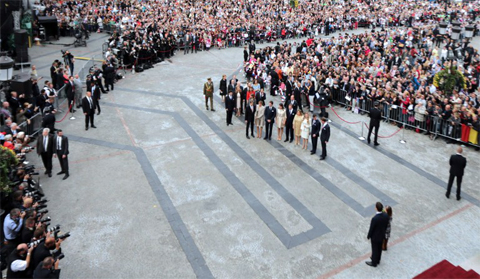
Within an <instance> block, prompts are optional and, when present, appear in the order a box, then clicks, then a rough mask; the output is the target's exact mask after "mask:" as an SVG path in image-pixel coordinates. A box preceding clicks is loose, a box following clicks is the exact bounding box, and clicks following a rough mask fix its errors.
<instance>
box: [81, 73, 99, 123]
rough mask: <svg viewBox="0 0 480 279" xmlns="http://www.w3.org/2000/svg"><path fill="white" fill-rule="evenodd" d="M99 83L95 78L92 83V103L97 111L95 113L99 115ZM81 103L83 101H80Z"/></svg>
mask: <svg viewBox="0 0 480 279" xmlns="http://www.w3.org/2000/svg"><path fill="white" fill-rule="evenodd" d="M99 84H100V81H99V80H95V81H94V83H93V85H92V91H91V92H92V100H93V103H94V104H95V109H96V110H98V112H97V115H100V112H101V111H102V110H101V109H100V103H99V100H100V92H101V88H100V86H99ZM82 104H83V102H82Z"/></svg>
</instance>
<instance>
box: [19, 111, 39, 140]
mask: <svg viewBox="0 0 480 279" xmlns="http://www.w3.org/2000/svg"><path fill="white" fill-rule="evenodd" d="M42 120H43V117H42V114H41V113H40V112H39V113H37V114H35V115H34V116H32V117H31V118H30V119H28V120H27V121H24V122H22V123H20V124H19V125H18V127H19V128H20V129H22V130H23V131H24V132H25V134H26V135H28V136H35V135H36V134H37V133H38V132H39V131H40V130H41V129H42Z"/></svg>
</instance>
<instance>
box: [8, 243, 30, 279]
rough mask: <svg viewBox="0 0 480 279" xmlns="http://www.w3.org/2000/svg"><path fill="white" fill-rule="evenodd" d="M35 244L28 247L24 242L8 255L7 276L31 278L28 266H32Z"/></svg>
mask: <svg viewBox="0 0 480 279" xmlns="http://www.w3.org/2000/svg"><path fill="white" fill-rule="evenodd" d="M33 249H35V246H31V247H30V248H28V246H27V244H25V243H22V244H19V245H18V246H17V249H15V250H14V251H13V252H12V253H11V254H10V255H9V256H8V257H7V267H8V269H7V278H8V279H10V278H29V277H30V276H29V274H28V273H29V270H28V268H29V267H30V266H32V264H31V263H32V262H31V259H32V251H33Z"/></svg>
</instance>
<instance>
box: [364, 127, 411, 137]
mask: <svg viewBox="0 0 480 279" xmlns="http://www.w3.org/2000/svg"><path fill="white" fill-rule="evenodd" d="M363 124H365V127H367V129H370V128H369V127H368V125H367V123H363ZM402 129H403V127H400V128H399V129H398V130H397V131H395V133H393V134H391V135H390V136H380V135H378V137H379V138H381V139H388V138H391V137H393V136H395V135H396V134H398V132H400V131H401V130H402ZM372 133H373V134H375V132H373V131H372Z"/></svg>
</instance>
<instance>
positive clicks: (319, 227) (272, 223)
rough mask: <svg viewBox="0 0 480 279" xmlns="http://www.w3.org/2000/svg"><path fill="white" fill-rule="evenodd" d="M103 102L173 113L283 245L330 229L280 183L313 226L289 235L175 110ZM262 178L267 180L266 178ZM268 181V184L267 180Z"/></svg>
mask: <svg viewBox="0 0 480 279" xmlns="http://www.w3.org/2000/svg"><path fill="white" fill-rule="evenodd" d="M104 104H105V105H106V106H113V107H121V108H126V109H132V110H138V111H144V112H151V113H158V114H166V115H171V116H173V117H174V118H175V120H176V121H177V123H179V125H180V126H181V127H182V128H183V129H184V130H185V132H186V133H187V134H188V135H189V136H190V137H191V138H192V140H193V141H194V142H195V144H196V145H197V146H198V147H199V148H200V150H201V151H202V152H203V153H204V154H205V156H206V157H207V158H208V159H209V160H210V162H211V163H212V164H213V165H214V166H215V167H216V168H217V170H218V171H219V172H220V173H221V174H222V175H223V176H224V177H225V178H226V179H227V181H228V182H229V183H230V184H231V185H232V186H233V188H234V189H235V190H236V191H237V193H238V194H240V196H241V197H242V198H243V199H244V200H245V202H247V204H248V205H249V206H250V207H251V208H252V210H253V211H254V212H255V213H256V214H257V215H258V217H259V218H260V219H261V220H262V221H263V222H264V223H265V224H266V225H267V227H268V228H269V229H270V230H271V231H272V232H273V233H274V234H275V235H276V236H277V238H278V239H279V240H280V241H281V242H282V243H283V245H285V247H286V248H287V249H290V248H293V247H295V246H298V245H301V244H303V243H305V242H308V241H310V240H312V239H314V238H316V237H319V236H321V235H323V234H326V233H329V232H330V229H328V227H327V226H326V225H325V224H323V223H322V222H321V221H320V220H319V219H318V218H317V217H316V216H315V215H314V214H313V213H312V212H310V211H309V210H308V209H307V208H306V207H305V206H304V205H303V204H301V203H300V201H298V200H297V199H296V198H295V197H294V196H293V195H291V194H290V193H289V192H288V191H286V189H284V188H283V187H282V188H283V189H284V190H285V191H283V192H282V193H284V194H283V195H282V194H280V193H279V192H278V191H277V193H279V195H280V196H282V198H284V200H285V201H286V202H287V203H288V204H289V205H290V206H292V207H293V208H294V209H295V210H296V211H297V212H298V213H299V214H300V215H301V216H302V217H303V218H304V219H305V221H307V222H308V223H309V224H310V225H312V227H313V228H312V229H310V230H309V231H307V232H303V233H301V234H299V235H295V236H290V234H289V233H288V232H287V230H286V229H285V228H284V227H283V226H282V225H281V224H280V223H279V222H278V220H277V219H276V218H275V217H274V216H273V215H272V214H271V213H270V212H269V211H268V209H267V208H265V206H264V205H263V204H262V203H261V202H260V201H259V200H258V199H257V198H256V197H255V195H253V194H252V192H250V190H249V189H248V188H247V187H246V186H245V184H243V183H242V182H241V181H240V179H239V178H238V177H237V176H236V175H235V174H234V173H233V172H232V171H231V170H230V169H229V168H228V166H227V165H226V164H225V163H224V162H223V161H222V160H221V159H220V158H219V157H218V156H217V154H216V153H215V152H214V151H213V150H212V149H211V148H210V147H209V146H208V145H207V144H206V143H205V141H203V139H202V138H201V137H200V136H199V135H198V134H197V133H196V132H195V131H194V130H193V129H192V128H191V126H190V125H189V124H188V122H187V121H185V119H184V118H183V117H181V116H180V115H179V114H177V113H175V112H169V111H162V110H158V109H150V108H144V107H136V106H131V105H121V104H113V103H104ZM197 115H198V114H197ZM212 123H213V122H212ZM212 130H214V131H215V130H218V131H216V134H217V135H218V133H219V132H221V133H224V132H223V131H222V130H221V129H220V128H219V127H218V126H217V129H212ZM225 136H226V135H225ZM230 147H231V146H230ZM237 147H238V146H237ZM238 148H240V147H238ZM234 151H235V150H234ZM237 154H238V153H237ZM244 161H245V162H246V163H247V164H248V165H249V166H250V167H251V168H252V169H253V168H254V167H253V166H252V164H253V163H255V164H256V162H255V161H254V160H253V158H251V157H250V158H246V159H244ZM264 171H265V170H264ZM265 172H266V171H265ZM260 176H261V175H260ZM265 181H266V182H267V183H268V181H267V180H265ZM273 183H275V182H273ZM277 183H278V182H277ZM269 185H270V186H272V185H271V184H270V183H269ZM300 211H302V212H300ZM302 213H303V214H302Z"/></svg>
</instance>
